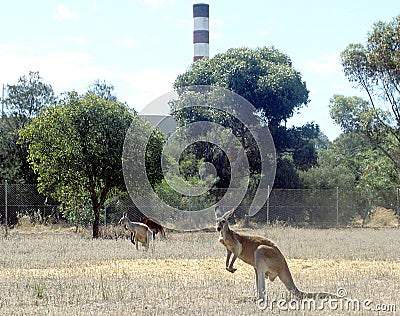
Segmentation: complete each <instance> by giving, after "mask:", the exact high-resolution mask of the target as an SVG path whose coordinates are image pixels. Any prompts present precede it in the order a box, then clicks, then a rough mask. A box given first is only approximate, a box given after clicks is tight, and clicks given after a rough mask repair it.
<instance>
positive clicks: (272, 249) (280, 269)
mask: <svg viewBox="0 0 400 316" xmlns="http://www.w3.org/2000/svg"><path fill="white" fill-rule="evenodd" d="M234 211H235V210H234V209H232V210H230V211H228V212H226V213H224V214H222V212H221V211H220V209H219V207H218V206H217V207H216V208H215V217H216V220H217V231H219V232H220V237H219V241H220V242H221V243H222V244H223V245H224V246H225V247H226V270H228V271H229V272H231V273H234V272H235V271H236V270H237V269H235V268H234V267H233V264H234V263H235V260H236V259H237V258H239V259H241V260H243V261H244V262H246V263H248V264H250V265H252V266H253V267H254V271H255V274H256V286H257V293H258V298H259V299H262V300H264V299H265V296H266V293H265V278H266V277H268V278H269V279H270V281H274V280H275V278H276V277H277V276H278V277H279V279H280V280H281V281H282V282H283V284H284V285H285V286H286V288H287V289H288V290H289V291H290V292H291V293H292V294H294V295H295V296H297V297H298V298H300V299H303V298H329V297H335V295H333V294H329V293H308V292H302V291H300V290H299V289H298V288H297V287H296V285H295V284H294V281H293V278H292V274H291V273H290V270H289V267H288V265H287V262H286V259H285V257H284V256H283V254H282V253H281V251H280V250H279V248H278V247H277V246H276V245H275V244H274V243H273V242H272V241H271V240H269V239H268V238H266V237H262V236H251V235H242V234H238V233H236V232H234V231H233V230H231V229H230V228H229V225H228V218H229V217H230V216H231V215H232V214H233V212H234ZM232 254H233V258H232V260H230V258H231V256H232Z"/></svg>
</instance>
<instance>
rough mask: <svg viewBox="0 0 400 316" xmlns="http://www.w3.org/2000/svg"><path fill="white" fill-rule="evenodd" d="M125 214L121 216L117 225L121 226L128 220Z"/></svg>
mask: <svg viewBox="0 0 400 316" xmlns="http://www.w3.org/2000/svg"><path fill="white" fill-rule="evenodd" d="M127 215H128V214H127V213H123V214H122V217H121V219H120V220H119V222H118V225H123V224H124V223H125V222H126V221H127V220H128V217H127Z"/></svg>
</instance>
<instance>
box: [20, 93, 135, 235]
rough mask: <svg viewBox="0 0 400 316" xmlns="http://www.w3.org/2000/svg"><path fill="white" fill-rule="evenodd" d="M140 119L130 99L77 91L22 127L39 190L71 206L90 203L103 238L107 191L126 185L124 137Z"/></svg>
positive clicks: (95, 227) (22, 135) (94, 222)
mask: <svg viewBox="0 0 400 316" xmlns="http://www.w3.org/2000/svg"><path fill="white" fill-rule="evenodd" d="M140 121H141V119H140V118H139V117H137V116H136V115H135V114H134V113H132V112H131V111H130V110H129V109H128V108H127V106H126V104H124V103H120V102H115V101H111V100H107V99H104V98H101V97H99V96H96V95H94V94H90V93H87V94H85V95H84V96H82V97H80V96H78V95H77V94H76V93H74V92H73V93H69V94H68V96H67V97H66V98H65V99H64V100H61V102H60V105H58V106H54V107H48V108H46V109H45V110H44V111H43V112H42V113H41V114H40V115H39V116H38V117H37V118H34V119H33V121H32V122H31V124H29V125H28V126H26V127H25V128H24V129H23V130H22V131H21V137H22V139H23V140H24V141H26V142H27V143H28V154H29V155H28V159H29V162H30V163H31V165H32V166H33V169H34V171H35V173H36V174H37V176H38V188H39V191H41V192H46V193H47V194H49V195H50V196H52V197H53V198H55V199H56V200H58V201H60V202H62V203H63V204H64V205H66V206H68V205H69V203H71V202H72V201H73V202H74V203H81V205H82V204H85V203H90V204H91V205H92V209H93V215H94V220H93V237H94V238H97V237H98V236H99V220H100V208H101V207H102V206H103V205H104V202H105V200H106V197H107V194H108V193H109V192H110V190H112V189H114V188H119V187H124V181H123V174H122V162H121V159H122V149H123V143H124V138H125V134H126V132H127V130H128V128H129V126H130V124H131V123H132V122H133V124H135V123H134V122H139V123H138V124H140ZM74 206H76V205H74Z"/></svg>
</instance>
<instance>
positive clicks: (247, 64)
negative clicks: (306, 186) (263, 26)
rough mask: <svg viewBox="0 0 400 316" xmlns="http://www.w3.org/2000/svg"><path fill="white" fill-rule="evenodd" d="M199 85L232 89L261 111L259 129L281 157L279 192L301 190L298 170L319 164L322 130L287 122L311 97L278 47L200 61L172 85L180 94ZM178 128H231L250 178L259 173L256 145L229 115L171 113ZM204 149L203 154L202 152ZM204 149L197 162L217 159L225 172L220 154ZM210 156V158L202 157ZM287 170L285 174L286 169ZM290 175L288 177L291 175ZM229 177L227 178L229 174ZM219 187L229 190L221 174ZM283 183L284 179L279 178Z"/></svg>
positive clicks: (233, 51) (237, 51)
mask: <svg viewBox="0 0 400 316" xmlns="http://www.w3.org/2000/svg"><path fill="white" fill-rule="evenodd" d="M195 85H211V86H218V87H222V88H226V89H229V90H231V91H233V92H235V93H237V94H239V95H240V96H242V97H244V98H245V99H246V100H248V101H249V102H250V103H251V104H252V105H253V106H254V107H255V108H256V110H257V111H258V112H257V114H258V115H259V117H260V123H259V124H260V125H263V124H264V125H265V124H266V125H267V126H268V127H269V130H270V132H271V135H272V137H273V140H274V142H275V148H276V151H277V153H278V169H279V168H281V167H282V169H281V171H283V172H279V170H278V171H277V179H276V181H275V184H276V186H280V187H286V188H288V187H290V188H292V187H298V186H299V182H294V181H291V180H290V181H289V182H288V180H289V179H293V176H295V175H294V174H295V173H296V170H295V169H296V168H298V169H301V170H305V169H307V168H310V167H311V166H312V165H314V164H315V163H316V160H317V157H316V151H315V143H314V141H315V140H316V139H317V138H318V137H320V136H321V135H322V133H321V132H320V130H319V127H318V125H316V124H314V123H309V124H307V125H305V126H303V127H293V128H287V127H286V124H285V123H286V121H287V120H288V119H289V118H291V117H292V116H293V114H295V113H297V112H298V111H299V109H300V108H302V107H303V106H306V105H307V103H308V93H309V91H308V90H307V87H306V84H305V82H304V81H303V80H302V77H301V74H300V73H299V72H298V71H297V70H296V69H295V68H294V67H293V65H292V62H291V60H290V58H289V56H287V55H286V54H284V53H282V52H280V51H278V50H277V49H276V48H274V47H263V48H256V49H250V48H232V49H229V50H228V51H226V52H225V53H221V54H217V55H216V56H215V57H213V58H211V59H209V58H203V59H201V60H198V61H196V62H195V63H193V64H192V65H191V67H190V68H189V69H188V70H187V71H186V72H185V73H183V74H181V75H179V76H178V77H177V79H176V81H175V82H174V88H175V89H176V90H177V91H178V92H179V91H180V90H182V89H184V88H185V87H190V86H195ZM172 115H174V117H175V119H176V120H177V122H178V124H180V125H185V124H189V123H191V122H194V121H198V120H207V121H213V122H216V123H218V124H220V125H222V126H229V127H230V128H232V130H233V133H234V134H235V135H236V137H238V138H239V139H241V142H242V146H243V148H245V149H246V152H247V154H248V155H249V154H250V155H252V156H251V157H250V159H249V161H251V166H250V168H251V172H252V173H257V170H259V166H258V165H257V163H258V162H259V161H260V157H259V154H257V152H256V151H255V150H254V146H253V145H254V144H253V143H252V139H251V138H249V137H248V135H247V134H246V129H245V128H244V127H243V125H242V124H240V122H237V121H235V120H234V119H232V118H229V117H228V116H227V115H226V113H218V111H206V110H204V109H197V110H192V109H191V110H190V111H186V112H181V111H178V112H176V111H175V109H174V108H172ZM199 147H201V148H199ZM205 147H207V145H206V144H200V145H199V146H198V148H197V152H196V156H197V157H198V158H199V159H200V158H206V160H207V161H209V160H208V159H214V163H216V165H218V166H219V167H220V168H217V170H224V171H227V170H228V169H227V166H226V165H225V164H226V159H224V158H223V156H221V153H220V152H219V151H218V149H216V148H211V147H210V146H209V145H208V147H207V150H205ZM204 153H205V154H208V156H213V157H212V158H211V157H207V156H204ZM282 160H285V162H283V161H282ZM284 166H286V167H287V168H286V167H285V170H284V169H283V167H284ZM288 170H289V171H290V173H291V175H290V176H287V171H288ZM225 173H226V172H225ZM218 176H219V179H220V182H219V185H220V186H221V187H224V186H227V184H228V180H229V174H223V173H222V172H219V173H218ZM280 177H281V178H280Z"/></svg>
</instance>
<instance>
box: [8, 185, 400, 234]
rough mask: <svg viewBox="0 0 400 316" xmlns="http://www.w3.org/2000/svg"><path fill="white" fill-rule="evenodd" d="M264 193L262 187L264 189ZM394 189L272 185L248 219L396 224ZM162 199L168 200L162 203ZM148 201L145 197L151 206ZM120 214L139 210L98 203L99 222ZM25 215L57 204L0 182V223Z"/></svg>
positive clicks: (134, 216)
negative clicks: (374, 191)
mask: <svg viewBox="0 0 400 316" xmlns="http://www.w3.org/2000/svg"><path fill="white" fill-rule="evenodd" d="M224 192H225V190H222V189H220V190H214V191H213V192H212V193H211V194H213V195H214V196H215V198H214V199H209V198H208V199H207V202H206V203H211V205H212V204H213V203H214V201H216V200H218V197H221V196H222V195H223V194H224ZM265 194H266V195H267V196H268V190H265ZM399 194H400V189H397V190H394V192H384V194H382V198H379V197H378V198H375V199H366V198H365V197H363V196H362V195H361V194H359V193H357V192H355V191H348V190H341V189H340V188H335V189H326V190H303V189H295V190H288V189H273V190H272V191H271V192H270V195H269V199H268V200H267V202H266V203H265V204H264V206H263V207H262V209H261V210H260V211H259V212H258V213H257V214H255V215H254V216H252V217H251V221H255V222H258V223H269V224H271V223H281V224H284V225H291V226H300V227H318V228H324V227H326V228H328V227H346V226H364V225H367V224H368V223H370V222H371V220H372V218H373V217H374V216H375V217H376V216H377V210H380V213H379V215H380V216H381V218H380V220H379V221H375V224H374V226H398V224H399V215H400V198H399ZM165 202H166V203H168V201H165ZM151 203H152V201H149V205H151ZM246 205H249V203H248V201H246V199H244V200H243V203H242V204H241V205H240V206H239V207H238V209H237V211H236V212H235V216H236V218H237V219H245V218H246V217H247V209H248V208H246ZM206 206H210V205H206ZM180 207H181V209H185V210H191V211H196V208H199V207H201V205H199V203H198V202H196V201H195V200H194V198H193V199H190V198H189V199H186V200H185V203H184V204H183V207H182V205H181V206H180ZM123 212H127V213H128V216H129V218H130V219H131V220H132V221H139V220H140V218H141V217H142V216H144V214H143V213H142V212H141V211H140V210H139V209H138V208H137V207H136V206H135V205H134V203H133V202H132V200H131V199H130V198H129V197H128V196H126V197H124V198H121V197H119V198H111V199H109V200H108V202H107V204H106V205H105V207H104V212H103V214H102V224H104V225H107V224H111V223H113V224H116V223H118V220H119V219H120V218H121V215H122V213H123ZM23 215H29V216H30V217H31V218H32V217H33V218H34V219H35V220H36V221H39V222H45V223H47V222H48V221H49V220H51V222H57V221H59V220H60V219H62V215H61V213H60V205H59V204H58V203H57V202H56V201H53V200H51V199H50V198H48V197H46V196H44V195H42V194H39V193H38V192H37V190H36V186H35V185H34V184H6V183H4V184H1V185H0V221H1V224H2V225H7V226H12V225H15V224H16V223H17V222H18V218H19V217H20V216H23Z"/></svg>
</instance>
